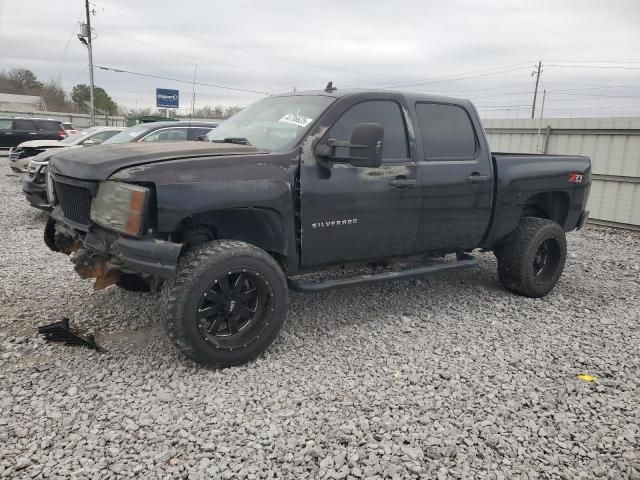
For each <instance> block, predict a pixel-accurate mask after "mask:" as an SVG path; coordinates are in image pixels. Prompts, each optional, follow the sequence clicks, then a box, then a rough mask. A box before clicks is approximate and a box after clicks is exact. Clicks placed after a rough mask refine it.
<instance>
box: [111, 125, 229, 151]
mask: <svg viewBox="0 0 640 480" xmlns="http://www.w3.org/2000/svg"><path fill="white" fill-rule="evenodd" d="M218 125H219V123H218V122H202V121H199V122H188V121H164V122H152V123H140V124H138V125H134V126H132V127H129V128H127V129H126V130H123V131H122V132H120V133H119V134H118V135H115V136H113V137H111V138H110V139H109V140H107V141H106V142H105V143H104V144H105V145H113V144H115V143H135V142H145V143H155V142H179V141H183V140H197V139H198V137H202V136H204V135H206V134H207V133H209V132H210V131H211V130H212V129H213V128H216V127H217V126H218Z"/></svg>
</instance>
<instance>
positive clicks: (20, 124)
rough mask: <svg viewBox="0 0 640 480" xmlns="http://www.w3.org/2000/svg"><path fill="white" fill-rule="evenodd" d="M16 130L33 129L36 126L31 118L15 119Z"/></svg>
mask: <svg viewBox="0 0 640 480" xmlns="http://www.w3.org/2000/svg"><path fill="white" fill-rule="evenodd" d="M15 129H16V130H35V129H36V127H35V125H34V124H33V121H31V120H16V123H15Z"/></svg>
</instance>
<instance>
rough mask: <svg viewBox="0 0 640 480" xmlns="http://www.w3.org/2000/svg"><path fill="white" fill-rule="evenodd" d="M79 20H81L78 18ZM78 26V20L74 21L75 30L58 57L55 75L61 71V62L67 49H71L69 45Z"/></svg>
mask: <svg viewBox="0 0 640 480" xmlns="http://www.w3.org/2000/svg"><path fill="white" fill-rule="evenodd" d="M82 13H83V12H82V11H80V18H82ZM78 21H79V20H78ZM77 28H78V26H77V25H76V22H74V23H73V30H71V34H70V35H69V38H68V39H67V43H66V45H65V46H64V50H63V51H62V55H60V58H59V59H58V64H57V65H56V69H55V74H54V76H55V75H57V74H58V72H59V71H60V64H61V63H62V59H63V58H64V56H65V55H66V54H67V50H68V49H69V45H70V44H71V39H72V38H73V34H74V33H76V29H77Z"/></svg>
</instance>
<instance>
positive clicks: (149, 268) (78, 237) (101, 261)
mask: <svg viewBox="0 0 640 480" xmlns="http://www.w3.org/2000/svg"><path fill="white" fill-rule="evenodd" d="M49 222H52V225H51V226H50V227H49V228H47V229H46V230H45V237H46V236H47V235H49V236H51V237H53V238H45V243H47V245H49V247H50V248H51V249H52V250H57V251H60V252H62V253H66V254H68V255H72V257H71V261H72V262H73V263H74V264H75V270H76V272H77V273H78V274H79V275H80V277H82V278H95V279H96V282H95V284H94V288H96V289H99V288H104V287H106V286H107V285H111V284H113V283H116V282H117V281H118V278H119V276H120V273H121V272H124V273H136V274H143V275H147V276H150V277H153V278H155V279H157V280H166V279H168V278H171V276H172V275H173V272H174V271H175V268H176V265H177V262H178V258H179V257H180V254H181V253H182V247H183V244H181V243H175V242H170V241H166V240H161V239H157V238H153V237H151V236H149V237H143V238H140V239H134V238H125V237H122V236H120V235H118V234H117V233H114V232H111V231H108V230H106V229H104V228H101V227H98V226H96V225H92V226H91V227H90V228H89V229H88V231H86V232H82V231H80V230H78V229H76V228H74V227H73V226H70V225H68V223H67V222H66V221H64V220H63V218H62V216H61V214H60V212H59V209H58V208H56V209H54V211H53V212H52V217H51V219H49ZM47 232H48V233H47ZM52 247H53V248H52Z"/></svg>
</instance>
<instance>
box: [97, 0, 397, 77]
mask: <svg viewBox="0 0 640 480" xmlns="http://www.w3.org/2000/svg"><path fill="white" fill-rule="evenodd" d="M91 4H92V5H94V6H96V7H99V8H102V9H105V10H109V11H111V12H113V13H116V14H117V15H120V16H123V17H125V18H129V19H131V20H135V21H137V22H140V23H144V24H147V25H150V26H152V27H155V28H161V29H163V30H167V31H169V32H172V33H175V34H177V35H182V36H183V37H186V38H191V39H193V40H197V41H198V42H200V43H202V42H205V43H209V44H211V45H215V46H216V47H219V48H226V49H229V50H236V51H239V52H243V53H246V54H249V55H256V56H259V57H265V58H271V59H274V60H278V61H281V62H285V63H295V64H298V65H303V66H307V67H313V68H320V69H324V70H331V71H334V72H338V71H341V72H346V73H352V74H354V73H355V74H357V75H372V74H371V72H359V71H356V70H350V69H344V68H339V67H335V66H329V65H320V64H314V63H308V62H302V61H299V60H294V59H289V58H283V57H279V56H277V55H271V54H268V53H261V52H255V51H253V50H249V49H246V48H240V47H236V46H234V45H228V44H225V43H219V42H214V41H213V40H209V39H207V38H202V37H198V36H195V35H189V34H186V33H184V32H181V31H179V30H176V29H174V28H171V27H167V26H166V25H160V24H158V23H154V22H149V21H148V20H143V19H141V18H138V17H134V16H132V15H129V14H127V13H124V12H122V11H120V10H117V9H114V8H111V7H105V6H104V5H99V4H97V3H95V2H92V3H91ZM376 75H381V76H384V77H389V78H401V77H400V76H399V75H391V74H382V73H377V74H376Z"/></svg>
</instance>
